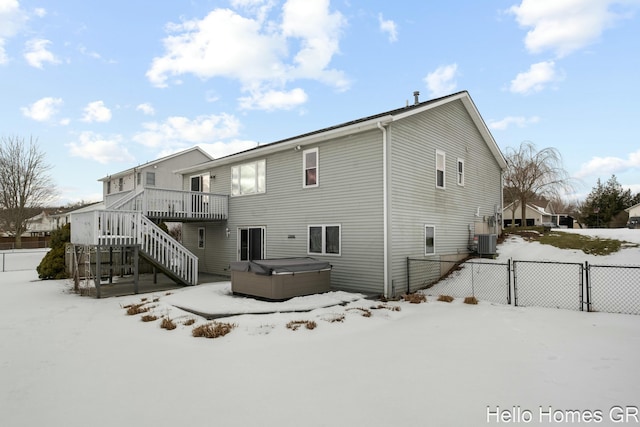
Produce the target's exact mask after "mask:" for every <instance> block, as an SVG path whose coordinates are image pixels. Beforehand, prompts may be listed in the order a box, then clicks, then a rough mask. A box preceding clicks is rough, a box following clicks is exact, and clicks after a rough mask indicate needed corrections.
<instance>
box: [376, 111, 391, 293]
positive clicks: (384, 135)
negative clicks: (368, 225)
mask: <svg viewBox="0 0 640 427" xmlns="http://www.w3.org/2000/svg"><path fill="white" fill-rule="evenodd" d="M378 129H380V130H381V131H382V223H383V225H382V245H383V262H382V265H383V267H382V269H383V277H384V279H383V283H384V297H385V298H389V297H390V295H389V274H388V273H389V272H388V267H389V250H388V248H387V242H388V237H389V236H388V234H389V230H388V227H387V217H388V205H387V191H388V189H387V128H386V127H384V125H383V124H382V123H380V122H378Z"/></svg>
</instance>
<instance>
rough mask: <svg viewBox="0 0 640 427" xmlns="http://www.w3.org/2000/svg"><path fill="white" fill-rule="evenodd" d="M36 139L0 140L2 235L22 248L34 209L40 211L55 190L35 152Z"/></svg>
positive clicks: (39, 156)
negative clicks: (5, 235)
mask: <svg viewBox="0 0 640 427" xmlns="http://www.w3.org/2000/svg"><path fill="white" fill-rule="evenodd" d="M37 142H38V140H37V139H34V138H33V137H30V138H29V141H28V142H27V141H25V139H24V138H21V137H17V136H16V137H2V138H1V139H0V209H1V211H0V212H1V215H2V219H3V222H4V225H5V231H7V232H8V233H9V234H11V235H13V236H15V242H16V247H17V248H21V247H22V234H23V233H24V232H25V231H26V229H27V220H28V219H29V218H30V216H31V215H32V213H33V208H41V207H43V206H45V205H46V204H47V203H49V202H51V201H52V200H53V198H54V196H55V186H54V185H53V184H52V181H51V178H50V177H49V175H48V172H49V170H50V169H51V166H50V165H49V164H47V163H46V162H45V156H44V153H43V152H41V151H39V150H38V146H37Z"/></svg>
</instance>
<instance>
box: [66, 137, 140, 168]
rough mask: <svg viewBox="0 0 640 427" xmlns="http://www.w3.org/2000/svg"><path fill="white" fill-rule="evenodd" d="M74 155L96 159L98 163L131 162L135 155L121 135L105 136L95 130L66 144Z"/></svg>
mask: <svg viewBox="0 0 640 427" xmlns="http://www.w3.org/2000/svg"><path fill="white" fill-rule="evenodd" d="M65 146H66V147H68V148H69V154H71V155H72V156H74V157H81V158H83V159H89V160H95V161H97V162H98V163H102V164H108V163H113V162H131V161H133V160H134V157H133V156H132V155H131V154H130V153H129V150H127V147H125V146H124V145H123V140H122V137H121V136H120V135H115V136H111V137H104V136H102V135H100V134H97V133H94V132H82V133H81V134H80V135H79V136H78V141H77V142H70V143H68V144H65Z"/></svg>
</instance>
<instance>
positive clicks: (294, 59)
mask: <svg viewBox="0 0 640 427" xmlns="http://www.w3.org/2000/svg"><path fill="white" fill-rule="evenodd" d="M232 4H233V5H234V6H235V7H242V8H243V9H244V10H248V11H249V14H251V13H253V14H255V15H258V17H257V18H254V17H251V16H249V17H247V16H242V15H240V14H239V13H237V12H236V11H233V10H230V9H215V10H213V11H211V12H210V13H209V14H208V15H207V16H205V17H204V18H203V19H201V20H198V19H195V20H190V21H183V22H182V23H180V24H169V25H168V26H167V30H168V31H169V32H170V33H171V34H170V35H169V36H167V37H166V38H165V39H164V40H163V44H164V48H165V53H164V55H162V56H159V57H156V58H154V59H153V61H152V63H151V66H150V68H149V70H148V71H147V73H146V75H147V78H148V79H149V81H150V82H151V83H152V84H153V85H155V86H158V87H165V86H168V85H169V83H175V80H172V79H175V78H177V77H178V76H181V75H184V74H193V75H195V76H197V77H199V78H200V79H203V80H206V79H209V78H213V77H224V78H229V79H233V80H237V81H239V82H240V83H241V85H242V90H243V91H244V92H249V93H251V94H257V93H263V94H265V95H266V94H270V93H272V92H287V89H286V85H287V83H288V82H291V81H293V80H296V79H312V80H317V81H321V82H323V83H325V84H327V85H330V86H333V87H335V88H336V89H338V90H344V89H346V88H348V86H349V82H348V80H347V79H346V78H345V76H344V74H343V72H342V71H339V70H335V69H331V68H329V64H330V62H331V59H332V58H333V56H334V55H336V54H337V53H338V52H339V39H340V36H341V32H342V29H343V27H344V26H345V23H346V21H345V19H344V17H343V16H342V15H341V14H340V13H339V12H331V11H330V10H329V1H328V0H317V1H314V2H309V1H307V0H288V1H287V2H286V3H285V4H284V5H283V7H282V11H281V12H282V13H281V15H279V16H278V19H281V21H280V22H276V21H275V20H274V19H271V20H268V19H266V15H267V12H268V11H269V10H271V9H272V7H273V2H270V1H263V2H261V1H253V0H236V1H234V2H232ZM294 47H297V49H295V48H294ZM260 104H261V103H260V102H253V103H252V105H260ZM262 104H265V105H272V104H270V103H269V102H264V103H262Z"/></svg>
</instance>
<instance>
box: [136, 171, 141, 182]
mask: <svg viewBox="0 0 640 427" xmlns="http://www.w3.org/2000/svg"><path fill="white" fill-rule="evenodd" d="M140 184H142V174H141V173H140V172H138V173H137V174H136V185H140Z"/></svg>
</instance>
